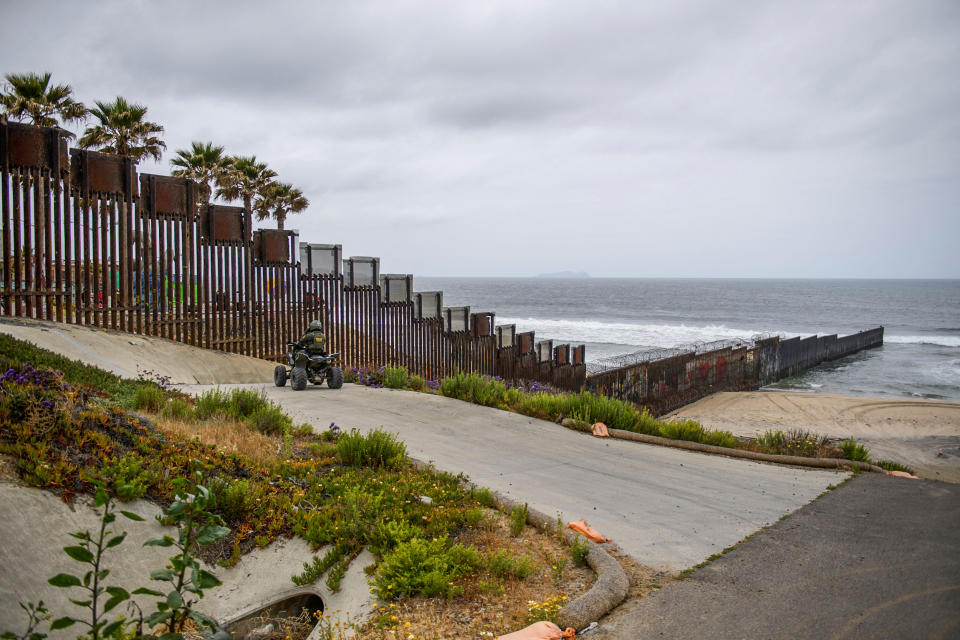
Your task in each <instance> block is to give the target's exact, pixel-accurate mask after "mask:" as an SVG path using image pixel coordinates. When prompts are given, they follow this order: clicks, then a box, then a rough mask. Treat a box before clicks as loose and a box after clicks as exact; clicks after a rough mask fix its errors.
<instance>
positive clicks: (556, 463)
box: [183, 384, 848, 570]
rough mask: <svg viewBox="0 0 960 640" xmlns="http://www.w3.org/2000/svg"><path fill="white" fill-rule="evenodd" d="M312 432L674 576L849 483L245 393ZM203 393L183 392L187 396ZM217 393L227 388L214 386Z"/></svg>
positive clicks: (432, 410) (418, 398) (408, 399)
mask: <svg viewBox="0 0 960 640" xmlns="http://www.w3.org/2000/svg"><path fill="white" fill-rule="evenodd" d="M252 386H256V387H258V388H262V389H263V390H264V391H265V393H266V394H267V395H268V396H269V397H270V398H272V399H274V400H276V401H278V402H279V403H281V404H282V405H283V407H284V409H285V410H286V411H287V412H289V413H290V414H291V415H292V416H293V417H294V420H295V421H297V422H309V423H310V424H312V425H313V426H314V428H315V429H318V430H323V429H326V428H328V426H329V424H330V423H331V422H335V423H337V424H338V425H339V426H340V427H341V428H343V429H351V428H358V429H361V430H365V431H366V430H370V429H374V428H376V427H380V426H383V427H384V428H385V429H387V430H388V431H391V432H394V433H397V434H399V436H400V438H401V439H402V440H403V441H404V442H406V444H407V448H408V451H409V453H410V455H412V456H414V457H417V458H420V459H422V460H429V461H433V462H434V463H435V464H436V465H437V467H438V468H440V469H443V470H446V471H451V472H454V473H459V472H462V473H465V474H467V475H468V476H469V477H470V478H471V479H472V480H473V481H474V482H477V483H478V484H480V485H482V486H487V487H490V488H491V489H495V490H497V491H500V492H502V493H504V494H507V495H509V496H510V497H512V498H514V499H515V500H519V501H525V502H528V503H529V504H530V505H531V506H532V507H535V508H537V509H539V510H540V511H543V512H545V513H548V514H553V513H556V512H560V513H561V514H562V517H563V518H564V519H565V520H576V519H580V518H586V519H587V520H588V521H589V522H590V523H591V524H592V525H593V526H594V527H595V528H597V529H598V530H600V531H601V532H602V533H604V534H605V535H607V536H609V537H611V538H613V539H614V540H615V541H616V542H617V543H618V544H619V545H620V546H621V547H622V548H623V549H624V550H625V551H626V552H627V553H629V554H630V555H632V556H633V557H634V558H635V559H636V560H637V561H639V562H641V563H643V564H646V565H648V566H651V567H654V568H657V569H664V570H682V569H685V568H687V567H690V566H693V565H695V564H697V563H699V562H701V561H703V560H704V559H705V558H707V557H708V556H710V555H712V554H713V553H716V552H718V551H720V550H721V549H723V548H725V547H728V546H730V545H732V544H734V543H736V542H738V541H740V540H741V539H743V538H744V537H746V536H747V535H749V534H751V533H754V532H755V531H756V530H757V529H759V528H760V527H763V526H766V525H769V524H772V523H773V522H776V521H777V519H779V518H780V517H781V516H783V515H784V514H787V513H790V512H792V511H794V510H795V509H798V508H799V507H801V506H803V505H804V504H806V503H808V502H809V501H810V500H812V499H813V498H815V497H816V496H817V495H819V494H820V493H821V492H823V491H824V490H825V489H826V487H827V485H829V484H831V483H838V482H840V481H842V480H843V479H844V478H846V477H847V475H848V474H847V473H844V472H836V471H827V470H819V469H799V468H793V467H783V466H778V465H772V464H764V463H757V462H752V461H746V460H735V459H732V458H725V457H721V456H712V455H705V454H699V453H691V452H687V451H680V450H676V449H667V448H663V447H656V446H650V445H642V444H637V443H633V442H626V441H622V440H609V439H598V438H592V437H590V436H587V435H584V434H581V433H577V432H574V431H570V430H568V429H564V428H562V427H560V426H559V425H556V424H553V423H552V422H546V421H543V420H535V419H533V418H528V417H526V416H522V415H519V414H514V413H509V412H506V411H500V410H497V409H490V408H487V407H480V406H476V405H472V404H469V403H466V402H461V401H459V400H452V399H450V398H444V397H441V396H437V395H432V394H423V393H415V392H412V391H396V390H391V389H370V388H366V387H361V386H359V385H349V384H348V385H345V386H344V387H343V389H340V390H338V391H334V390H331V389H328V388H326V387H325V386H324V387H313V386H310V387H308V388H307V389H306V390H304V391H293V390H291V389H290V387H289V386H287V387H283V388H277V387H275V386H273V385H272V384H271V385H252ZM207 388H209V387H204V386H185V387H183V390H184V391H186V392H189V393H200V392H202V391H204V390H206V389H207ZM224 388H227V387H224Z"/></svg>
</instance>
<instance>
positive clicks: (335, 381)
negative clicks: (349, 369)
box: [327, 367, 343, 389]
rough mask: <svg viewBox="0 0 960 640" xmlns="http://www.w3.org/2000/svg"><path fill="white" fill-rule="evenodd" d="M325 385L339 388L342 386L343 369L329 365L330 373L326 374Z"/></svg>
mask: <svg viewBox="0 0 960 640" xmlns="http://www.w3.org/2000/svg"><path fill="white" fill-rule="evenodd" d="M327 386H328V387H330V388H331V389H339V388H340V387H342V386H343V369H341V368H340V367H330V373H328V374H327Z"/></svg>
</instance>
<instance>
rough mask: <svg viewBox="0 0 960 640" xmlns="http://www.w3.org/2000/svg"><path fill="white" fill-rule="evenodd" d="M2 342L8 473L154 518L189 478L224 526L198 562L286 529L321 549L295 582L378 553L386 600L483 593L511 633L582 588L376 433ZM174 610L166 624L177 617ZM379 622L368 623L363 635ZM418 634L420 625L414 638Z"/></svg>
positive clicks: (478, 493)
mask: <svg viewBox="0 0 960 640" xmlns="http://www.w3.org/2000/svg"><path fill="white" fill-rule="evenodd" d="M14 346H15V347H17V348H16V349H11V350H7V351H0V359H2V361H3V362H4V364H5V365H6V366H7V369H6V371H5V373H4V375H3V376H2V380H0V455H2V456H3V457H4V459H5V461H6V462H8V463H10V464H12V465H14V466H15V467H16V471H17V474H18V475H19V476H20V478H21V479H22V480H23V481H24V482H26V483H27V484H30V485H33V486H36V487H41V488H45V489H48V490H50V491H53V492H55V493H56V494H58V495H59V496H60V497H61V498H62V499H63V500H64V501H66V502H71V501H73V500H74V499H75V498H76V496H77V495H79V494H91V495H92V494H95V493H96V492H97V491H98V488H100V490H102V491H104V492H106V493H107V494H109V496H110V498H111V499H112V500H118V501H120V502H123V501H128V500H132V499H135V498H146V499H149V500H151V501H153V502H155V503H157V504H159V505H161V506H162V507H165V508H167V509H168V510H169V509H170V508H171V507H172V506H173V505H175V504H176V503H177V501H178V498H177V495H178V492H179V491H180V487H181V484H182V482H183V481H184V479H187V478H194V477H195V476H196V474H198V473H199V474H201V475H202V477H203V482H204V486H205V487H206V490H208V492H209V500H208V502H206V503H205V508H206V509H207V510H208V511H209V513H210V514H211V517H214V518H216V519H217V522H218V525H217V526H220V524H219V523H222V526H223V531H222V533H223V535H222V537H218V538H217V539H215V540H210V544H208V545H206V546H204V547H203V548H202V549H201V550H200V552H199V553H200V557H201V558H202V559H203V560H205V561H207V562H209V563H220V564H222V565H230V564H233V563H235V562H237V561H238V560H239V558H240V557H241V556H242V555H243V554H244V553H246V552H247V551H249V550H251V549H253V548H255V547H263V546H266V545H268V544H269V543H270V542H271V541H273V540H275V539H277V538H278V537H283V536H292V535H298V536H301V537H303V538H305V539H306V540H307V541H309V542H311V543H312V544H313V545H315V547H317V548H320V547H326V548H327V550H328V551H327V553H326V554H319V556H318V559H317V561H315V562H314V563H312V564H308V566H306V567H305V568H304V572H303V573H302V574H301V575H298V576H296V581H297V582H300V583H309V582H313V581H315V580H318V579H323V580H325V582H326V584H327V585H328V586H329V587H330V588H331V589H334V590H335V589H336V588H338V586H339V580H340V578H342V576H343V574H344V572H345V571H346V569H347V568H348V567H349V564H350V562H351V561H352V560H353V559H354V558H355V557H356V555H357V554H358V553H359V551H360V550H361V549H363V548H367V549H369V550H370V551H371V552H373V553H374V555H375V556H376V557H377V558H379V563H378V565H377V566H376V569H375V570H374V571H373V572H372V575H371V582H372V584H373V585H374V587H373V588H374V589H375V592H376V594H377V595H378V596H379V597H381V598H383V600H384V601H385V602H387V601H390V602H391V603H395V604H396V605H397V606H402V605H403V603H404V602H406V601H409V600H410V599H411V598H412V599H416V600H418V601H419V599H424V601H428V602H436V601H437V600H436V599H437V597H439V598H441V599H442V600H443V602H444V603H445V604H444V605H443V606H444V607H448V606H450V607H453V610H454V611H459V610H461V609H463V608H465V607H469V606H471V605H469V604H467V603H468V602H471V600H469V598H474V599H475V598H477V597H481V596H482V597H483V598H490V599H492V600H497V599H499V601H498V602H500V604H499V605H497V606H499V607H500V609H501V610H502V611H512V612H513V613H511V614H510V615H509V616H507V617H506V618H504V619H505V620H509V621H514V622H515V623H516V624H519V623H520V622H522V619H523V618H524V617H525V615H526V599H530V600H534V599H546V598H548V597H553V596H562V595H570V596H572V595H576V594H577V593H579V592H581V591H583V590H585V589H586V588H587V587H588V586H589V583H590V581H591V578H590V576H591V575H592V574H591V573H590V572H589V571H586V573H576V572H575V571H574V570H569V571H567V572H565V573H564V575H563V576H562V578H563V579H562V580H561V581H555V580H554V579H549V580H548V579H547V576H550V575H551V573H550V569H549V567H548V564H549V558H548V556H549V557H550V558H552V557H554V556H557V557H559V556H558V554H560V553H563V552H562V551H557V550H556V549H554V548H553V547H549V549H550V550H549V551H539V552H538V551H537V550H536V549H530V550H529V551H525V552H524V553H518V552H517V551H516V547H517V545H520V544H527V542H528V540H529V539H530V538H532V537H536V536H538V535H540V534H536V533H535V532H531V531H530V529H529V527H527V528H526V529H525V532H521V535H520V536H519V537H518V538H516V539H514V538H510V537H509V536H508V535H506V533H505V531H503V530H499V529H497V527H498V526H499V525H496V524H490V523H491V522H496V521H497V518H498V517H500V516H496V515H490V514H492V513H494V512H491V511H490V510H489V509H487V506H489V504H490V502H491V496H490V493H489V492H488V491H483V490H475V491H469V490H465V489H463V488H462V486H461V478H459V477H457V476H454V475H451V474H446V473H441V472H437V471H435V470H431V469H422V468H419V467H416V466H414V465H412V464H410V461H409V460H408V459H407V456H406V450H405V448H404V446H403V444H402V443H401V442H399V441H398V440H397V439H396V438H395V437H394V436H393V435H392V434H390V433H388V432H386V431H383V430H375V431H373V432H371V433H369V434H361V433H359V432H356V431H351V430H346V429H341V428H340V427H339V426H338V425H335V424H330V425H329V427H328V428H326V429H324V430H322V432H320V433H316V432H314V431H313V430H312V429H310V428H309V427H305V426H303V425H300V426H296V425H293V424H292V421H290V419H289V417H288V416H286V415H285V414H283V413H282V412H281V411H279V408H278V407H276V406H275V405H273V404H272V403H271V402H270V401H269V400H268V399H266V398H265V397H264V396H263V395H262V394H260V393H257V392H255V391H254V392H251V391H250V390H246V389H234V390H230V391H225V390H214V391H210V392H208V393H207V394H204V395H202V396H200V397H199V398H197V399H196V400H194V399H192V398H187V397H186V396H183V395H182V394H178V393H176V392H172V391H170V390H167V389H164V388H163V386H162V385H161V384H159V383H158V382H156V381H152V380H140V381H121V380H119V379H117V378H115V377H112V376H110V375H109V374H104V373H103V372H99V371H98V370H96V369H94V368H92V367H84V365H78V364H76V363H71V364H70V365H69V367H70V370H71V371H72V372H73V373H74V376H73V378H72V379H73V380H75V381H76V382H69V381H68V380H67V379H66V375H65V373H61V372H60V371H55V370H52V369H48V368H38V367H35V366H34V365H32V364H30V363H27V362H23V361H21V360H19V358H18V356H19V355H20V353H19V347H18V346H17V345H14ZM47 357H48V358H49V357H50V356H47ZM53 361H54V362H57V364H59V365H60V366H64V367H65V368H66V365H63V364H62V363H61V362H58V361H56V360H53ZM84 368H85V369H88V370H89V371H87V372H86V373H85V372H84ZM90 383H92V384H90ZM96 385H102V386H100V387H98V386H96ZM118 388H119V389H126V391H125V392H124V394H123V400H122V401H116V400H115V399H114V398H113V397H112V396H111V395H109V393H108V392H107V391H105V389H118ZM142 389H152V390H151V391H149V392H144V391H142ZM127 391H128V392H127ZM125 403H129V406H130V408H131V409H135V410H137V411H139V412H140V413H139V414H132V413H130V412H129V411H128V410H127V409H126V408H125ZM276 414H279V415H276ZM265 416H272V417H265ZM539 544H540V545H541V546H543V543H542V542H541V543H539ZM551 544H552V543H551ZM557 544H559V543H557ZM560 546H561V549H562V545H560ZM424 549H426V550H427V551H428V553H426V554H424V553H423V550H424ZM565 553H567V554H569V553H570V551H569V549H566V551H565ZM504 554H509V558H508V557H507V556H506V555H504ZM174 568H176V567H174ZM291 578H293V576H291ZM521 583H525V584H522V585H521ZM531 584H532V585H534V586H530V585H531ZM478 594H479V595H478ZM517 594H523V595H522V597H523V598H525V599H524V600H523V601H522V602H521V601H520V600H518V596H517ZM173 600H174V601H176V598H173ZM504 603H506V604H504ZM171 606H172V605H171ZM174 608H175V607H174ZM174 608H171V609H170V610H171V611H173V610H174ZM518 611H519V612H520V613H517V612H518ZM521 614H523V615H521ZM176 615H178V616H179V617H178V618H177V621H178V624H179V622H182V619H183V618H182V611H181V613H178V614H176ZM454 615H456V614H454ZM408 621H409V620H408ZM388 622H391V621H390V620H389V619H388V620H386V621H383V620H379V619H378V621H375V622H374V623H371V625H372V626H371V627H370V629H372V631H370V633H373V634H379V633H381V632H382V631H383V630H384V629H386V628H387V627H388V626H391V625H388V624H387V623H388ZM416 624H417V623H415V624H414V628H416ZM426 624H429V623H424V625H426ZM504 624H507V623H504ZM394 626H395V625H394ZM364 628H365V627H364ZM514 628H515V627H514ZM428 629H429V627H427V626H421V632H422V633H423V634H426V633H427V631H428ZM504 630H509V629H508V628H507V627H502V628H499V629H498V632H501V631H504ZM364 633H366V631H364ZM369 637H376V635H371V636H369ZM430 637H445V636H443V635H433V636H430ZM450 637H456V636H450Z"/></svg>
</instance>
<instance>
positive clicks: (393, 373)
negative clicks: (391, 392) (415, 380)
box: [383, 367, 407, 389]
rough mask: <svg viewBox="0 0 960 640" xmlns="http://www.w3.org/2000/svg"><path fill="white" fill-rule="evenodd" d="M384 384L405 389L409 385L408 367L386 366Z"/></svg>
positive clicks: (389, 387) (392, 387) (390, 387)
mask: <svg viewBox="0 0 960 640" xmlns="http://www.w3.org/2000/svg"><path fill="white" fill-rule="evenodd" d="M383 386H385V387H387V388H388V389H405V388H406V386H407V370H406V368H404V367H385V368H384V370H383Z"/></svg>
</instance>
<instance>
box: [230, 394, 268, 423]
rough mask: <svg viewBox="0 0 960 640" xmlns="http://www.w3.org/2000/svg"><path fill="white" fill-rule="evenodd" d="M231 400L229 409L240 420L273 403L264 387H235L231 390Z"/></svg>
mask: <svg viewBox="0 0 960 640" xmlns="http://www.w3.org/2000/svg"><path fill="white" fill-rule="evenodd" d="M229 402H230V405H229V409H228V411H229V413H230V415H232V416H233V417H234V418H236V419H238V420H243V419H244V418H248V417H250V416H252V415H253V414H255V413H256V412H257V411H258V410H260V409H262V408H264V407H267V406H269V405H270V404H271V403H270V401H269V400H267V396H266V394H265V393H264V392H263V390H262V389H234V390H233V391H231V392H230V400H229Z"/></svg>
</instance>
